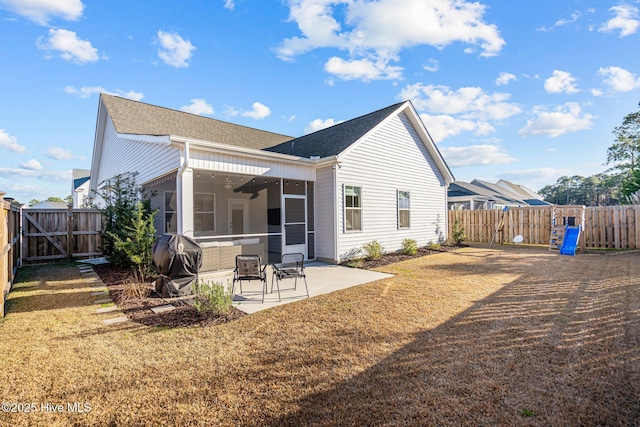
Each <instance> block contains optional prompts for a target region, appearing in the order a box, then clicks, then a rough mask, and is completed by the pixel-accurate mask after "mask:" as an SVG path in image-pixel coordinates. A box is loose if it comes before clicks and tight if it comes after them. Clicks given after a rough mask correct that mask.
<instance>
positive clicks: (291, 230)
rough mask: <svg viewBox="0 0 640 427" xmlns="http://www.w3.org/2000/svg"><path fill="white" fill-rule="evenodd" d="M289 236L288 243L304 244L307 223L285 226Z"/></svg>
mask: <svg viewBox="0 0 640 427" xmlns="http://www.w3.org/2000/svg"><path fill="white" fill-rule="evenodd" d="M284 228H285V234H286V236H287V242H286V244H287V246H288V245H304V244H305V239H304V235H305V234H306V232H305V225H304V224H287V225H285V226H284Z"/></svg>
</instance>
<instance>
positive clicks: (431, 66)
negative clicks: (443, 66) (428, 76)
mask: <svg viewBox="0 0 640 427" xmlns="http://www.w3.org/2000/svg"><path fill="white" fill-rule="evenodd" d="M423 68H424V69H425V70H427V71H431V72H432V73H435V72H436V71H438V70H439V69H440V62H439V61H438V60H437V59H433V58H431V59H429V60H428V61H427V64H426V65H424V66H423Z"/></svg>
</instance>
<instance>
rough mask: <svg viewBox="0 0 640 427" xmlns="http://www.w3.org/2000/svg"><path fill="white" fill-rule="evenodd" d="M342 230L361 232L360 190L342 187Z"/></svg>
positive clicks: (349, 186)
mask: <svg viewBox="0 0 640 427" xmlns="http://www.w3.org/2000/svg"><path fill="white" fill-rule="evenodd" d="M344 229H345V231H362V188H361V187H354V186H351V185H345V186H344Z"/></svg>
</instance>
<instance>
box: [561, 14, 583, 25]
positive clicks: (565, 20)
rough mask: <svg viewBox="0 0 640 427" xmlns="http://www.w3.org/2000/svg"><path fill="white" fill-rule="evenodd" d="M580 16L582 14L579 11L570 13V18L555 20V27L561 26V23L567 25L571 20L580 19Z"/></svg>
mask: <svg viewBox="0 0 640 427" xmlns="http://www.w3.org/2000/svg"><path fill="white" fill-rule="evenodd" d="M581 16H582V14H581V13H580V12H577V11H576V12H573V13H572V14H571V18H562V19H559V20H557V21H556V23H555V26H556V27H562V26H563V25H567V24H570V23H572V22H576V21H577V20H578V19H580V17H581Z"/></svg>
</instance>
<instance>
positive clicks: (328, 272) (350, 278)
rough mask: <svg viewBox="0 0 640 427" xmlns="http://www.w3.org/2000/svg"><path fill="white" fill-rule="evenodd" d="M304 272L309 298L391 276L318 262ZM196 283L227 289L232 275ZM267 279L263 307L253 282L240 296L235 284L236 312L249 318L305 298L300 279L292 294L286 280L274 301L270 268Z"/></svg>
mask: <svg viewBox="0 0 640 427" xmlns="http://www.w3.org/2000/svg"><path fill="white" fill-rule="evenodd" d="M304 270H305V273H306V276H307V285H308V286H309V296H310V297H314V296H316V295H322V294H328V293H330V292H333V291H337V290H340V289H346V288H350V287H351V286H356V285H362V284H364V283H369V282H374V281H376V280H380V279H385V278H387V277H391V276H392V275H390V274H385V273H379V272H377V271H370V270H361V269H358V268H350V267H343V266H340V265H331V264H323V263H320V262H313V263H309V264H306V265H305V268H304ZM199 279H200V280H204V281H207V280H208V281H213V282H220V283H223V284H226V283H228V284H229V286H231V283H232V281H233V271H221V272H214V273H204V274H200V275H199ZM267 279H268V281H267V283H268V286H267V292H268V293H267V294H266V295H265V297H264V303H263V302H262V283H261V282H259V281H257V280H254V281H250V282H243V283H242V290H243V293H242V294H240V287H239V285H238V284H236V289H235V295H234V297H233V305H234V306H235V307H237V308H238V309H239V310H242V311H244V312H245V313H247V314H251V313H255V312H257V311H260V310H265V309H267V308H271V307H275V306H278V305H282V304H287V303H290V302H294V301H299V300H301V299H304V298H306V297H307V294H306V290H305V287H304V281H303V280H302V279H298V285H297V287H296V289H295V290H294V289H293V285H294V281H293V280H292V279H288V280H284V281H281V282H280V296H281V298H282V300H281V301H278V291H277V288H276V284H275V283H273V292H272V293H271V285H272V283H271V279H272V276H271V266H268V267H267Z"/></svg>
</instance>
